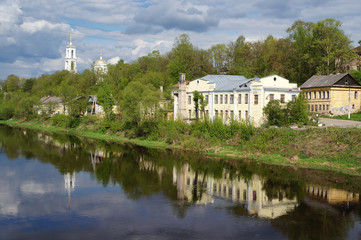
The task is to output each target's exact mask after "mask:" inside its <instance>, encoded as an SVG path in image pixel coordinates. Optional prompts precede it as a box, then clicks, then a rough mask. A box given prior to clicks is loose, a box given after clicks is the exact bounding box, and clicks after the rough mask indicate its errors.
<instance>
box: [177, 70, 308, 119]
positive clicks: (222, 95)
mask: <svg viewBox="0 0 361 240" xmlns="http://www.w3.org/2000/svg"><path fill="white" fill-rule="evenodd" d="M194 91H198V92H199V93H200V94H202V95H203V96H204V99H205V101H206V102H207V103H208V104H207V105H206V107H205V109H204V113H200V114H199V116H200V117H204V116H203V115H205V116H206V117H208V118H209V119H215V118H221V119H224V121H225V122H226V121H229V120H230V119H235V120H249V121H251V122H252V123H253V124H254V125H260V124H262V123H263V122H264V121H263V107H264V106H266V105H267V103H268V102H269V101H271V100H277V99H278V100H280V101H281V102H282V103H286V102H288V101H292V100H295V98H296V96H297V95H298V94H299V93H300V92H301V90H300V89H299V88H297V84H295V83H290V82H289V80H287V79H285V78H283V77H280V76H277V75H272V76H268V77H263V78H252V79H246V78H245V77H243V76H237V75H207V76H205V77H202V78H199V79H196V80H193V81H190V82H186V81H185V76H184V74H181V77H180V81H179V83H178V84H177V85H176V86H175V91H174V92H173V96H174V118H175V119H183V120H190V119H194V118H195V105H194V101H193V93H194Z"/></svg>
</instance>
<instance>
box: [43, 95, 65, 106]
mask: <svg viewBox="0 0 361 240" xmlns="http://www.w3.org/2000/svg"><path fill="white" fill-rule="evenodd" d="M40 101H41V103H42V104H45V103H49V102H54V103H63V101H62V100H61V98H60V97H55V96H47V97H42V98H41V99H40Z"/></svg>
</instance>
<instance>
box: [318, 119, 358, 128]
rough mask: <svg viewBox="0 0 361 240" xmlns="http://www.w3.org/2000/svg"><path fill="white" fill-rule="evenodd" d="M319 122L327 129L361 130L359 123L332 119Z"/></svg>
mask: <svg viewBox="0 0 361 240" xmlns="http://www.w3.org/2000/svg"><path fill="white" fill-rule="evenodd" d="M319 121H320V123H323V124H325V125H326V126H327V127H357V128H361V122H359V121H350V120H341V119H331V118H320V119H319Z"/></svg>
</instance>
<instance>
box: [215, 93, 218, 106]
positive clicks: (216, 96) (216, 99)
mask: <svg viewBox="0 0 361 240" xmlns="http://www.w3.org/2000/svg"><path fill="white" fill-rule="evenodd" d="M214 104H218V95H214Z"/></svg>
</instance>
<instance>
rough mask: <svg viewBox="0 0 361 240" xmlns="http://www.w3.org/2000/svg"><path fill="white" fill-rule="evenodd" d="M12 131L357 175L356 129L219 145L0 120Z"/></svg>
mask: <svg viewBox="0 0 361 240" xmlns="http://www.w3.org/2000/svg"><path fill="white" fill-rule="evenodd" d="M0 124H6V125H9V126H14V127H22V128H29V129H35V130H39V131H45V132H54V133H64V134H71V135H76V136H79V137H85V138H91V139H97V140H103V141H112V142H120V143H122V142H127V143H132V144H136V145H140V146H145V147H150V148H163V149H165V148H168V149H175V150H187V151H198V152H201V153H202V154H203V155H204V156H205V157H209V158H227V159H233V160H242V161H248V162H255V163H257V162H259V163H266V164H270V165H281V166H291V167H294V168H306V169H307V168H308V169H317V170H326V171H333V172H338V173H342V174H348V175H355V176H361V130H360V129H356V128H350V129H340V128H328V129H319V128H306V129H305V130H292V129H290V128H269V129H266V128H257V129H253V130H252V131H253V133H252V134H251V136H250V137H249V138H247V139H242V138H240V137H239V136H237V135H235V137H234V138H231V139H228V140H221V139H215V138H209V137H204V136H202V135H200V134H199V133H189V132H186V133H184V134H183V135H179V134H178V135H176V136H174V137H173V138H172V139H169V136H168V139H165V141H159V139H161V138H160V137H158V139H157V140H152V139H154V138H155V137H149V138H131V137H125V136H126V134H124V133H109V132H108V133H102V132H99V131H94V129H92V128H84V126H79V127H77V128H64V127H56V126H52V125H50V123H49V122H46V121H19V120H8V121H0Z"/></svg>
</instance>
